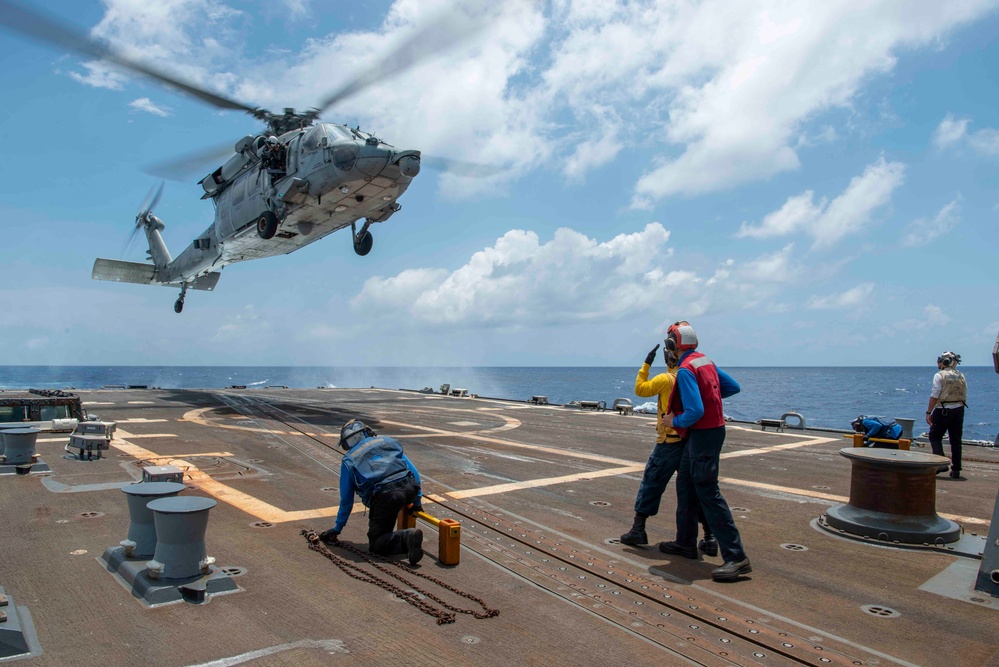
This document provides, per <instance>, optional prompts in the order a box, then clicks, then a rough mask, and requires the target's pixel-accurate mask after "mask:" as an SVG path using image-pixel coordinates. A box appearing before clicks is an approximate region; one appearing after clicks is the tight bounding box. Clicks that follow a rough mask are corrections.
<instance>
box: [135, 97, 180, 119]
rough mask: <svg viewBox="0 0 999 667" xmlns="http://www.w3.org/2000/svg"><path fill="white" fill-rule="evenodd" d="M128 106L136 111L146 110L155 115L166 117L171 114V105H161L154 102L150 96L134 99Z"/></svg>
mask: <svg viewBox="0 0 999 667" xmlns="http://www.w3.org/2000/svg"><path fill="white" fill-rule="evenodd" d="M128 106H130V107H132V108H133V109H135V110H136V111H145V112H146V113H151V114H153V115H154V116H160V117H164V118H165V117H166V116H169V115H171V114H170V108H169V107H160V106H157V105H156V104H155V103H153V101H152V100H150V99H149V98H148V97H140V98H138V99H135V100H132V101H131V102H129V103H128Z"/></svg>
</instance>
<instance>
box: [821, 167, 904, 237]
mask: <svg viewBox="0 0 999 667" xmlns="http://www.w3.org/2000/svg"><path fill="white" fill-rule="evenodd" d="M904 177H905V165H903V164H902V163H901V162H885V159H884V158H883V157H882V158H881V159H880V160H878V161H877V162H875V163H874V164H872V165H869V166H868V167H867V168H866V169H864V173H863V174H861V175H860V176H856V177H854V178H853V179H852V180H851V181H850V184H849V185H848V186H847V188H846V190H844V191H843V194H841V195H840V196H839V197H836V199H833V200H832V201H831V202H830V203H829V207H828V208H826V210H825V212H824V213H823V214H822V217H820V218H819V219H818V220H817V221H816V223H815V227H814V228H813V234H814V235H815V246H830V245H833V244H834V243H836V242H837V241H839V240H840V239H842V238H843V237H845V236H848V235H850V234H855V233H857V232H859V231H860V230H861V229H863V227H864V226H865V225H866V224H868V223H869V222H870V221H871V218H872V216H873V214H874V211H876V210H877V209H879V208H881V207H882V206H885V205H886V204H888V203H889V202H890V201H891V195H892V193H893V192H894V191H895V189H896V188H898V187H899V186H900V185H901V184H902V181H903V179H904Z"/></svg>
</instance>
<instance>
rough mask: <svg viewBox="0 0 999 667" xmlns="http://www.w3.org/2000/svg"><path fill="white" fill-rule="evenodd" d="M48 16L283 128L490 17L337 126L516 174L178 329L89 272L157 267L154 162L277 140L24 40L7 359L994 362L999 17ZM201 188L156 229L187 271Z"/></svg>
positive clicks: (156, 309) (955, 11) (454, 192)
mask: <svg viewBox="0 0 999 667" xmlns="http://www.w3.org/2000/svg"><path fill="white" fill-rule="evenodd" d="M34 4H35V6H38V7H41V8H44V9H45V10H47V11H48V12H49V13H51V14H54V15H58V16H60V17H62V18H63V19H65V20H66V21H67V22H69V23H71V24H73V25H76V26H78V27H79V28H81V29H82V30H84V31H88V32H89V33H90V34H91V35H93V36H95V37H97V38H100V39H103V40H106V41H108V42H110V43H111V44H114V45H115V46H116V48H119V49H121V50H123V51H124V52H126V53H128V54H129V55H131V56H133V57H135V58H140V59H147V60H148V61H149V62H150V63H153V64H155V65H156V66H157V67H160V68H163V69H166V70H169V71H171V72H174V73H176V74H178V75H180V76H183V77H185V78H187V79H190V80H193V81H196V82H198V83H200V84H201V85H204V86H206V87H208V88H211V89H213V90H217V91H219V92H221V93H222V94H224V95H227V96H229V97H232V98H235V99H238V100H241V101H245V102H247V103H249V104H255V105H260V106H264V107H267V108H270V109H272V110H275V111H276V110H280V109H281V108H283V107H285V106H294V107H296V108H304V107H308V106H310V105H311V104H315V103H316V102H317V101H318V100H319V99H320V98H322V97H323V96H324V95H325V94H326V93H328V92H329V91H331V90H333V89H335V88H336V87H337V86H338V84H340V83H342V82H344V81H346V80H348V79H350V78H351V77H352V76H353V75H354V74H355V73H356V72H358V71H360V70H361V69H363V68H364V67H365V65H368V64H370V63H372V62H375V61H377V60H378V58H379V57H380V55H382V54H384V53H386V52H387V51H389V50H390V49H391V48H392V46H393V45H394V44H396V43H398V41H399V40H401V39H405V37H406V35H407V34H409V33H411V32H412V31H413V30H414V29H417V28H418V27H419V26H421V25H424V24H425V23H426V22H427V21H429V20H432V18H433V17H435V16H437V15H439V14H440V13H441V12H442V11H447V12H464V11H470V12H472V13H475V14H477V15H481V14H482V12H483V9H484V8H489V9H488V12H489V19H488V21H487V23H486V25H485V27H484V28H483V29H482V31H481V32H480V33H478V34H477V35H476V36H475V38H474V39H472V40H471V41H469V42H466V43H464V44H461V45H459V46H458V47H456V48H454V49H452V50H450V51H448V52H446V53H445V54H443V55H441V56H439V57H436V58H434V59H431V60H429V61H427V62H424V63H421V64H419V65H418V66H417V67H415V68H413V69H411V70H409V71H407V72H405V73H403V74H402V75H400V76H398V77H396V78H394V79H391V80H389V81H386V82H382V83H379V84H377V85H374V86H372V87H370V88H369V89H367V90H365V91H364V92H363V93H361V94H359V95H357V96H355V97H352V98H350V99H349V100H347V101H345V102H344V103H343V104H341V105H339V106H337V107H335V108H333V109H331V110H329V111H328V112H326V113H325V114H324V119H325V120H328V121H333V122H343V123H347V124H350V125H355V126H356V125H360V126H361V128H362V129H364V130H368V131H372V132H374V133H376V134H377V135H378V136H379V137H381V138H383V139H384V140H385V141H387V142H388V143H390V144H393V145H395V146H396V147H398V148H400V149H403V148H413V149H419V150H421V151H423V152H424V153H425V154H427V155H438V156H444V157H450V158H456V159H459V160H466V161H474V162H482V163H489V164H495V165H500V166H502V167H504V170H503V171H502V172H500V173H499V174H497V175H495V176H492V177H489V178H485V179H475V180H470V179H467V178H459V177H455V176H454V175H450V174H442V173H441V172H434V171H431V170H429V169H424V170H423V172H422V173H421V174H420V175H419V176H418V177H417V179H416V180H415V181H414V183H413V184H412V186H411V187H410V188H409V190H408V192H407V193H406V194H405V195H404V196H403V197H402V198H401V200H400V203H401V204H402V210H401V211H400V212H399V213H397V214H396V215H395V216H394V217H393V218H392V219H391V220H390V221H388V222H386V223H384V224H378V225H375V226H374V227H373V228H372V229H373V233H374V238H375V243H374V250H373V251H372V252H371V254H370V255H368V256H367V257H358V256H356V255H355V254H354V253H353V251H352V249H351V244H350V238H349V234H348V233H344V232H339V233H337V234H334V235H332V236H329V237H327V238H326V239H323V240H321V241H319V242H316V243H314V244H312V245H310V246H307V247H306V248H304V249H302V250H299V251H297V252H295V253H293V254H291V255H286V256H282V257H277V258H270V259H264V260H257V261H252V262H245V263H241V264H236V265H233V266H230V267H227V268H226V269H225V270H224V271H223V272H222V277H221V280H220V281H219V284H218V287H217V288H216V290H215V292H212V293H206V292H191V293H189V294H188V298H187V305H186V307H185V310H184V312H183V313H182V314H180V315H177V314H175V313H174V312H173V307H172V304H173V301H174V299H175V298H176V296H177V294H176V290H174V289H173V288H164V287H150V286H140V285H123V284H115V283H107V282H96V281H92V280H90V272H91V269H92V266H93V260H94V258H95V257H98V256H100V257H108V258H115V259H126V260H130V261H143V259H144V254H145V248H144V247H141V246H142V244H141V243H136V244H135V246H133V248H132V249H131V250H130V252H128V253H124V252H123V245H124V243H125V240H126V238H127V236H128V234H129V232H130V230H131V227H132V225H133V223H134V216H135V214H136V213H137V211H138V208H139V206H140V204H141V202H142V200H143V197H144V196H145V195H146V192H147V191H148V190H149V188H150V187H151V186H153V185H154V184H155V183H156V182H157V180H156V179H155V178H153V177H151V176H149V175H147V174H145V173H143V171H142V169H143V168H144V167H148V166H150V165H153V164H155V163H157V162H162V161H164V160H167V159H170V158H172V157H176V156H180V155H183V154H186V153H190V152H195V151H197V150H199V149H202V148H204V147H206V146H213V145H217V144H219V143H224V142H226V141H232V142H235V140H236V139H238V138H240V137H241V136H243V135H245V134H249V133H254V132H257V131H259V130H260V129H261V126H259V125H258V124H257V123H256V122H255V121H254V120H253V119H251V118H249V117H247V116H245V115H242V114H240V113H238V112H219V111H218V110H216V109H214V108H212V107H209V106H206V105H205V104H203V103H201V102H199V101H197V100H193V99H191V98H188V97H186V96H184V95H182V94H180V93H177V92H175V91H171V90H169V89H166V88H164V87H162V86H159V85H157V84H155V83H152V82H150V81H147V80H144V79H141V78H139V77H136V76H132V75H128V74H122V73H121V72H119V71H115V70H111V69H109V68H108V67H106V66H104V65H101V64H99V63H92V62H90V61H88V60H87V59H86V58H83V57H79V56H77V55H75V54H72V53H68V52H65V51H64V50H60V49H58V48H54V47H50V46H47V45H42V44H38V43H33V42H31V41H29V40H27V39H25V38H23V37H20V36H16V35H13V34H11V33H9V32H6V31H0V89H2V90H3V91H4V95H3V105H2V107H3V115H4V118H3V123H2V125H0V136H2V138H3V144H4V151H3V154H4V157H5V159H4V160H2V161H0V194H2V196H0V214H2V215H3V219H4V223H3V228H4V231H5V235H4V241H3V242H2V244H0V280H2V283H3V285H4V289H3V290H2V292H0V312H2V313H3V317H2V318H0V343H2V344H0V364H51V365H59V364H95V365H104V364H108V365H111V364H135V365H149V364H177V365H201V364H211V365H244V364H245V365H378V366H392V365H456V366H465V365H468V366H477V365H544V366H547V365H552V366H558V365H633V364H638V363H640V362H641V360H642V359H643V358H644V356H645V353H646V352H647V351H648V349H649V348H651V347H652V346H653V345H655V343H656V342H659V341H661V339H662V337H663V335H664V333H665V329H666V326H667V325H668V324H669V323H670V322H672V321H674V320H676V319H681V318H684V319H688V320H690V321H691V323H692V324H693V325H694V327H695V328H696V329H697V330H698V333H699V335H700V338H701V343H702V349H703V350H704V351H705V352H706V353H707V354H708V355H709V356H712V357H713V358H715V359H716V360H717V361H718V362H719V363H721V364H725V365H730V366H737V365H744V366H756V365H782V366H784V365H927V366H930V367H931V368H932V367H933V366H934V360H935V358H936V355H938V354H939V353H940V352H942V351H944V350H947V349H951V350H954V351H956V352H959V353H960V354H961V355H962V356H963V358H964V362H965V364H976V365H978V364H990V363H991V359H990V353H991V351H992V345H993V343H994V341H995V339H996V334H997V332H999V308H997V301H999V298H997V289H996V288H997V286H999V285H997V282H999V281H997V278H996V276H997V272H996V268H995V267H996V261H995V259H994V253H995V251H996V248H997V247H999V243H997V231H996V229H997V225H996V223H997V220H999V188H997V187H996V186H997V184H999V171H997V168H999V80H997V78H996V76H995V71H996V66H997V64H999V39H997V37H999V11H997V9H999V3H997V2H986V1H980V2H972V1H952V2H946V3H942V2H938V1H936V0H928V1H925V2H918V1H914V2H909V3H895V2H883V3H872V2H868V1H866V0H865V1H860V0H858V1H856V2H850V1H843V2H837V3H815V2H810V1H803V2H765V1H760V2H721V1H714V2H712V1H705V2H683V1H679V0H670V1H667V0H661V1H659V2H652V1H650V2H630V3H615V2H610V1H606V0H599V1H597V0H580V1H575V2H573V1H569V0H553V1H551V2H547V3H544V2H530V1H523V0H509V1H508V2H504V3H502V5H494V4H491V3H475V2H472V1H470V0H468V1H463V2H457V3H443V2H434V1H430V0H399V1H397V2H370V3H349V4H348V3H323V2H316V1H314V0H313V1H310V0H285V1H281V0H268V2H256V1H254V0H247V1H243V2H234V1H232V0H230V1H229V2H221V1H214V0H164V1H163V2H158V3H146V2H143V1H142V0H104V1H102V2H98V1H95V0H79V1H74V2H56V1H49V0H44V1H40V2H37V3H34ZM476 4H478V5H479V6H478V7H476ZM215 166H217V165H208V166H206V168H205V169H204V174H207V173H209V172H210V171H211V170H212V169H214V167H215ZM204 174H199V175H198V176H196V177H194V178H192V179H191V180H190V181H189V182H185V183H175V182H167V185H166V189H165V192H164V194H163V197H162V200H161V201H160V204H159V205H158V207H157V210H156V214H157V215H158V216H159V217H160V218H162V219H163V221H164V222H165V223H166V230H165V232H164V238H165V240H166V242H167V245H168V247H169V248H170V250H171V251H172V252H173V253H174V255H176V254H178V253H179V252H180V250H182V249H183V248H184V247H186V246H187V245H188V244H189V243H190V242H191V240H192V239H193V238H194V237H195V235H197V234H198V233H200V232H201V231H202V230H203V229H205V228H206V227H207V226H208V225H209V224H211V222H212V219H213V208H212V204H211V202H207V201H201V200H200V199H199V197H200V195H201V192H202V191H201V188H200V186H198V185H197V184H196V182H197V180H199V179H200V177H201V176H202V175H204Z"/></svg>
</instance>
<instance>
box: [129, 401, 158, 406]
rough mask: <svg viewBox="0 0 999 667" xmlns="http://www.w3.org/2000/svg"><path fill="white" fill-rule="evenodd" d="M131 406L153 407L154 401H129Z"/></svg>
mask: <svg viewBox="0 0 999 667" xmlns="http://www.w3.org/2000/svg"><path fill="white" fill-rule="evenodd" d="M128 404H129V405H153V401H129V402H128Z"/></svg>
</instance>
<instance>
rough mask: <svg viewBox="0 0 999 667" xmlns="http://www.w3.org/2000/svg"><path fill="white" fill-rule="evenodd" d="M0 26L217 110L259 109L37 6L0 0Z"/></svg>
mask: <svg viewBox="0 0 999 667" xmlns="http://www.w3.org/2000/svg"><path fill="white" fill-rule="evenodd" d="M0 26H6V27H7V28H9V29H10V30H12V31H14V32H18V33H21V34H23V35H27V36H29V37H33V38H35V39H37V40H38V41H41V42H48V43H49V44H53V45H55V46H62V47H66V48H68V49H72V50H73V51H76V52H78V53H81V54H83V55H86V56H90V57H93V58H97V59H100V60H106V61H108V62H112V63H115V64H116V65H120V66H122V67H125V68H128V69H130V70H132V71H134V72H138V73H139V74H144V75H145V76H148V77H150V78H153V79H157V80H159V81H160V82H162V83H165V84H167V85H169V86H172V87H174V88H177V89H178V90H180V91H182V92H185V93H187V94H188V95H192V96H194V97H196V98H198V99H200V100H201V101H203V102H207V103H208V104H211V105H213V106H216V107H219V108H220V109H232V110H235V111H246V112H248V113H254V112H259V109H257V108H255V107H251V106H249V105H246V104H243V103H242V102H236V101H235V100H230V99H228V98H226V97H223V96H221V95H219V94H217V93H213V92H210V91H208V90H205V89H204V88H201V87H199V86H197V85H195V84H193V83H190V82H187V81H184V80H182V79H179V78H177V77H175V76H172V75H169V74H165V73H164V72H161V71H160V70H158V69H155V68H153V67H150V66H149V65H145V64H143V63H140V62H139V61H137V60H133V59H132V58H129V57H127V56H125V55H123V54H121V53H119V52H118V51H116V50H114V49H113V48H111V47H110V46H107V45H104V44H101V43H100V42H98V41H96V40H95V39H93V38H91V37H89V36H87V35H86V34H84V33H83V32H81V31H80V30H78V29H77V28H75V27H72V26H69V25H67V24H65V23H63V22H62V21H60V20H58V19H55V18H52V17H50V16H46V15H44V14H42V13H41V12H39V11H38V10H37V9H28V8H27V7H25V6H23V5H21V4H18V3H16V2H11V0H0Z"/></svg>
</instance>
